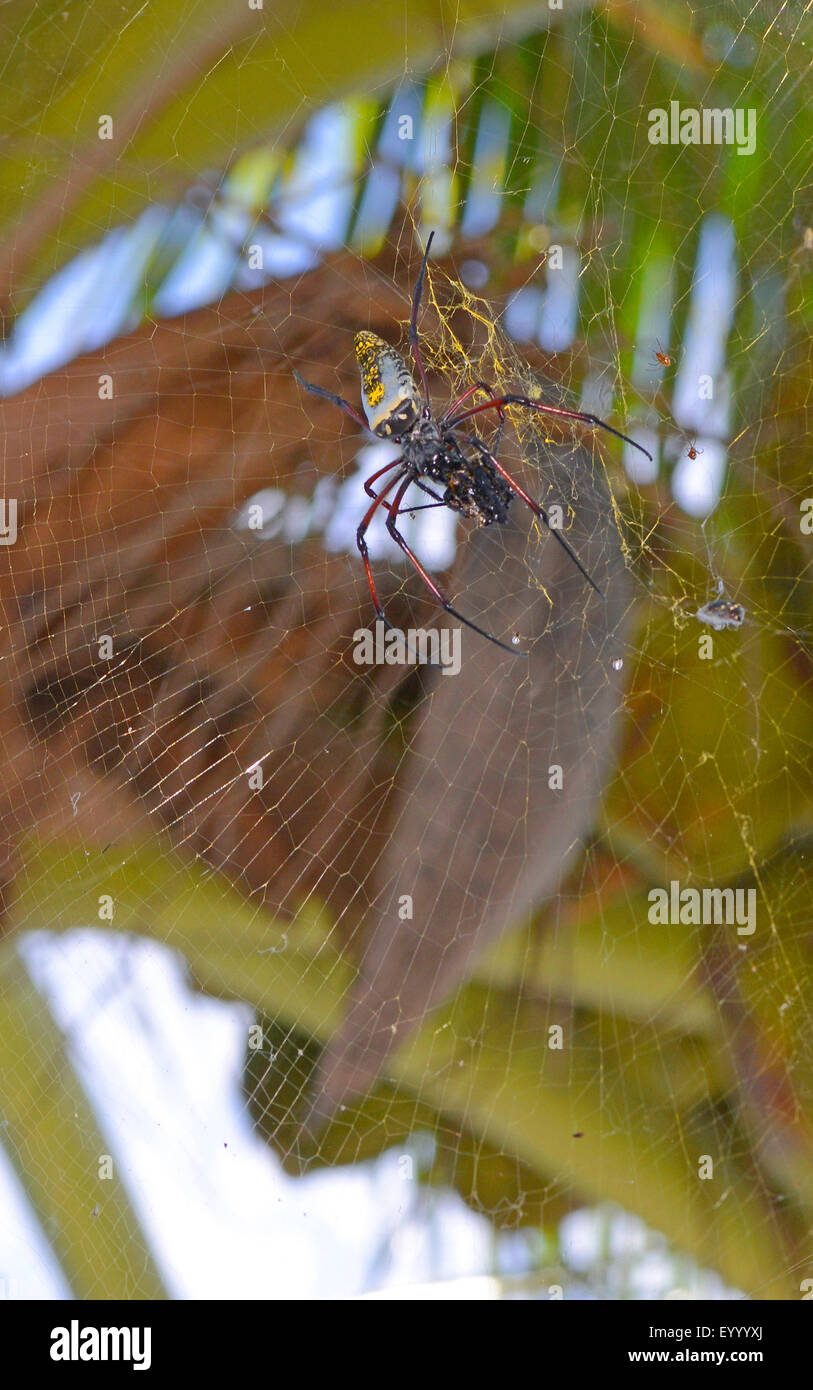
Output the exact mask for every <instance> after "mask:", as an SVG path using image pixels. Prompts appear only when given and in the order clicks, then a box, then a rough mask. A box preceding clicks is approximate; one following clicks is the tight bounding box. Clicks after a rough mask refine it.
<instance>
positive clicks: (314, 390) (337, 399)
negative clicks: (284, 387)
mask: <svg viewBox="0 0 813 1390" xmlns="http://www.w3.org/2000/svg"><path fill="white" fill-rule="evenodd" d="M294 376H295V378H296V380H297V381H298V382H299V384H300V386H304V388H305V390H306V391H310V393H311V395H312V396H318V397H319V399H320V400H323V401H330V403H331V405H337V406H338V407H339V409H340V410H343V411H344V413H345V415H349V416H350V419H351V420H355V422H356V424H357V425H361V428H362V429H363V430H365V431H367V430H369V428H370V426H369V425H368V424H367V421H366V420H362V418H361V416H360V415H359V413H358V411H357V410H354V409H353V407H352V405H350V403H349V401H346V400H345V399H344V397H343V396H335V395H334V394H333V392H332V391H326V390H325V389H324V387H323V386H312V385H311V383H310V382H309V381H303V379H302V377H301V376H300V375H299V372H296V371H295V372H294Z"/></svg>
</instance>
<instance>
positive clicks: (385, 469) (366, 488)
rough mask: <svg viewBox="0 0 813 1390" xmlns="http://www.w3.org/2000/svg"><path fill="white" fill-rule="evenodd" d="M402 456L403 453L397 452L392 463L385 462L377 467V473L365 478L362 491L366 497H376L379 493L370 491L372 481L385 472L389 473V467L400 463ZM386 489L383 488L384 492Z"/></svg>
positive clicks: (393, 480)
mask: <svg viewBox="0 0 813 1390" xmlns="http://www.w3.org/2000/svg"><path fill="white" fill-rule="evenodd" d="M403 457H404V456H403V454H399V455H398V458H397V459H393V461H392V463H385V464H384V467H383V468H379V470H378V472H377V473H373V474H371V476H370V477H369V478H367V479H366V480H365V483H364V491H365V492H366V493H367V496H368V497H378V496H380V495H381V494H379V493H377V492H373V491H372V486H373V483H374V482H375V480H376V478H382V477H383V476H384V474H385V473H389V471H390V469H391V468H395V467H397V466H398V464H400V463H401V462H402V461H403ZM392 482H395V479H394V478H393V479H392ZM386 490H387V489H386V488H385V489H384V491H385V492H386Z"/></svg>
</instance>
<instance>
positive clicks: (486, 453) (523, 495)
mask: <svg viewBox="0 0 813 1390" xmlns="http://www.w3.org/2000/svg"><path fill="white" fill-rule="evenodd" d="M461 438H463V439H465V440H466V442H467V443H468V444H472V445H473V446H474V447H475V448H476V449H479V451H480V453H481V454H482V455H483V457H484V458H485V459H487V460H488V462H489V463H490V464H491V466H492V468H496V470H497V472H498V473H499V475H500V477H501V478H503V479H504V480H505V482H506V483H507V484H508V486H509V487H510V488H511V491H512V492H515V493H516V495H517V497H519V498H520V499H521V501H523V502H524V503H525V505H526V507H530V509H531V511H532V512H533V514H534V516H535V517H538V518H539V520H540V521H542V522H544V524H545V526H547V528H548V530H549V531H550V533H551V535H552V536H554V537H555V538H556V540H557V541H558V542H559V544H560V545H561V546H562V548H563V550H566V551H567V553H568V555H569V556H570V558H571V560H572V561H573V563H574V565H575V566H576V569H577V570H579V572H580V573H581V574H583V575H584V578H585V579H586V580H587V583H588V584H589V585H590V588H591V589H595V591H596V593H597V594H598V596H599V598H604V595H603V593H602V592H601V590H600V588H599V587H598V584H596V582H595V580H594V579H591V578H590V575H589V574H588V573H587V570H586V569H585V568H584V565H583V564H582V562H581V560H580V559H579V557H578V555H577V554H576V552H575V550H573V549H572V548H571V546H570V545H569V544H568V542H567V541H566V540H565V538H564V536H563V535H562V533H561V531H560V530H559V529H558V528H557V527H556V526H551V524H550V519H549V517H548V514H547V512H546V511H545V508H544V507H540V505H539V503H538V502H534V500H533V498H532V497H529V496H528V494H527V492H526V491H525V489H524V488H522V487H520V485H519V483H518V482H516V481H515V480H514V479H513V478H512V477H511V474H510V473H509V472H508V470H507V469H506V468H503V466H502V464H501V463H500V461H499V459H497V458H495V457H494V455H493V454H492V452H491V450H490V449H487V448H486V446H485V444H484V443H483V441H482V439H478V438H477V436H476V435H473V434H472V435H466V434H464V435H462V436H461Z"/></svg>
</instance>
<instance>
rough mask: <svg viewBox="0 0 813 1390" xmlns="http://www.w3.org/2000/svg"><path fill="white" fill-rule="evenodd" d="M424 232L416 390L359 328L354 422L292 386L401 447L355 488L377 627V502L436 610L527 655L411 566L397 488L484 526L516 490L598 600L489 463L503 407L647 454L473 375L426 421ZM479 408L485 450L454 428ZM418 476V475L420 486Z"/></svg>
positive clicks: (393, 358) (580, 415) (574, 413)
mask: <svg viewBox="0 0 813 1390" xmlns="http://www.w3.org/2000/svg"><path fill="white" fill-rule="evenodd" d="M434 235H435V234H434V232H431V233H430V235H429V238H428V240H427V243H426V250H425V251H424V255H423V261H422V263H421V269H420V273H419V275H418V279H417V281H416V283H415V289H414V291H413V295H412V317H411V319H410V325H409V342H410V347H411V349H412V356H413V358H414V360H415V366H416V368H417V371H418V377H419V379H420V386H419V385H418V383H417V382H416V380H415V378H414V377H413V375H412V373H411V371H410V370H409V368H408V366H407V364H406V362H405V361H404V359H403V357H402V356H401V354H400V353H399V352H396V350H395V348H394V347H391V346H390V344H389V343H386V342H385V341H384V339H383V338H379V337H378V336H377V335H376V334H375V333H370V332H366V331H365V332H361V333H357V334H356V337H355V343H354V346H355V353H356V360H357V362H358V366H359V371H360V373H361V396H362V404H363V407H364V414H365V416H366V419H364V418H362V416H361V415H359V413H358V411H357V410H354V408H353V406H352V405H350V403H349V402H348V401H346V400H344V399H343V397H342V396H336V395H334V394H333V392H332V391H326V390H325V389H324V388H323V387H321V386H313V385H312V384H311V383H310V382H307V381H303V379H302V377H301V376H300V375H299V373H298V372H296V371H295V372H294V376H295V378H296V380H297V381H298V382H299V384H300V386H303V387H304V389H305V390H306V391H310V393H311V395H313V396H319V397H320V398H321V399H322V400H326V401H330V402H332V404H333V405H336V406H338V407H339V409H340V410H343V411H344V413H345V414H346V415H349V416H350V419H351V420H354V421H355V422H356V424H357V425H360V426H361V428H362V429H365V430H366V429H369V430H370V431H371V432H372V433H373V434H374V435H376V436H377V438H379V439H388V440H392V442H393V443H395V444H399V445H400V446H401V453H400V454H399V455H398V457H397V458H396V459H394V460H393V461H392V462H391V463H388V464H385V466H384V467H383V468H379V469H378V471H377V472H376V473H373V474H371V476H370V477H369V478H367V479H366V480H365V483H364V491H365V492H366V493H367V496H368V497H371V498H372V499H373V500H372V502H371V505H370V506H369V507H368V508H367V511H366V512H365V514H364V517H363V519H362V521H361V523H360V524H359V527H358V530H357V531H356V544H357V546H358V549H359V553H360V555H361V558H362V560H363V562H364V570H365V574H366V576H367V583H368V585H369V588H370V594H371V597H372V600H373V605H374V607H375V611H376V614H377V616H378V617H379V618H380V620H381V621H382V622H383V623H384V625H385V627H387V628H390V627H391V626H392V624H391V623H390V622H389V620H388V618H387V616H386V614H385V612H384V609H383V606H382V604H381V601H380V599H379V597H378V592H377V590H376V587H375V580H374V579H373V573H372V569H371V567H370V556H369V551H368V548H367V542H366V540H365V536H366V533H367V530H368V527H369V525H370V523H371V521H372V519H373V517H374V516H375V514H376V512H377V511H378V509H379V508H380V507H383V508H384V510H385V511H386V512H387V513H388V519H387V521H386V528H387V531H388V532H389V534H390V536H391V537H392V539H393V540H394V541H395V543H396V545H397V546H398V548H399V549H400V550H401V551H402V553H403V554H404V555H405V556H406V557H407V559H408V560H409V562H410V564H411V565H413V567H414V568H415V569H416V570H417V572H418V574H419V575H420V576H421V579H422V580H423V581H424V583H425V584H426V586H427V588H428V589H429V591H430V593H431V594H432V595H433V596H434V598H435V599H436V601H437V602H438V604H439V605H440V607H441V608H443V609H444V610H445V611H446V612H447V613H450V614H451V615H452V617H454V618H457V620H458V622H461V623H464V624H465V625H466V627H470V628H472V629H473V631H474V632H477V633H479V634H480V636H481V637H485V638H486V639H487V641H489V642H493V643H494V644H495V645H496V646H498V647H502V649H503V651H506V652H511V653H512V655H514V656H527V652H518V651H517V650H516V647H515V646H508V645H507V644H506V643H505V642H501V641H500V640H499V638H497V637H494V636H492V634H491V633H490V632H486V631H485V629H484V628H481V627H478V625H477V623H473V622H471V620H470V619H469V618H466V617H464V616H463V614H462V613H460V612H458V610H457V609H456V608H454V607H453V606H452V604H451V603H450V602H449V600H448V599H447V597H446V595H445V594H444V593H443V591H442V590H441V589H440V588H439V587H438V585H437V584H436V583H435V581H434V580H433V579H432V577H431V576H430V575H429V573H428V572H427V570H426V569H425V568H424V566H423V565H422V564H421V562H420V560H419V559H418V557H417V555H416V554H415V553H414V551H413V550H411V549H410V547H409V545H408V544H407V542H406V541H405V539H404V537H403V536H402V535H401V532H400V531H399V530H398V527H397V525H396V521H397V519H398V517H399V516H400V515H401V514H402V513H403V512H410V513H411V512H413V511H420V510H422V508H421V507H415V506H410V505H405V504H404V497H405V495H406V492H407V490H408V489H409V487H410V486H411V485H412V484H413V483H414V484H415V485H416V486H417V487H418V488H420V489H421V491H422V492H424V493H426V494H428V496H430V497H432V498H433V499H434V500H433V501H432V502H430V503H426V504H424V505H425V506H427V507H437V506H445V507H449V508H450V509H451V510H452V511H456V512H460V514H461V515H462V516H465V517H468V518H470V519H471V520H473V521H475V522H476V523H477V525H478V526H491V525H493V524H494V523H497V524H502V523H503V522H505V521H506V520H507V519H508V508H509V505H510V503H511V499H512V495H516V496H517V497H519V499H520V500H521V501H522V502H524V503H525V505H526V507H528V508H530V510H531V511H532V512H533V514H534V516H535V517H537V519H538V520H539V521H541V522H543V524H544V525H545V526H546V527H547V528H548V530H549V531H550V533H551V535H553V536H555V537H556V540H557V541H558V542H559V545H561V546H562V547H563V548H564V549H565V550H566V551H567V553H568V555H569V556H570V558H571V560H572V561H573V563H574V565H576V567H577V568H578V569H579V571H580V572H581V574H582V575H583V576H584V578H585V579H586V580H587V582H588V584H590V585H591V587H592V588H593V589H595V591H596V593H597V594H598V595H599V597H601V598H603V597H604V595H603V594H602V593H601V590H600V589H599V588H598V585H597V584H595V583H594V582H593V580H592V579H591V577H590V575H589V574H588V573H587V570H586V569H585V568H584V566H583V565H582V563H581V560H579V558H578V556H577V555H576V553H575V551H573V550H572V549H571V547H570V545H569V544H568V542H567V541H566V540H565V538H564V536H562V535H561V534H560V533H559V531H558V530H557V528H556V527H553V526H551V524H550V521H549V519H548V514H547V512H546V511H545V509H544V507H541V506H539V504H538V503H537V502H534V501H533V499H532V498H531V497H529V496H528V494H527V492H525V490H524V489H523V488H522V487H520V485H519V483H517V482H516V481H515V480H514V479H513V478H512V477H511V475H510V473H508V472H507V470H506V469H505V468H503V466H502V464H501V463H500V462H499V461H498V459H497V457H496V455H497V452H498V450H499V447H500V440H501V437H502V430H503V425H504V424H505V407H506V406H509V405H518V406H522V407H523V408H524V409H526V410H537V411H540V412H544V413H545V414H547V415H555V416H557V417H558V418H560V419H564V420H579V421H581V422H582V423H583V424H589V425H595V426H597V427H598V428H600V429H603V430H607V431H608V432H609V433H610V434H614V435H615V436H616V438H617V439H623V440H624V442H625V443H626V444H630V445H631V446H632V448H634V449H639V450H640V452H641V453H642V454H645V455H646V457H647V458H648V459H649V460H650V461H651V460H652V455H651V454H650V453H649V452H648V451H647V450H646V449H645V448H644V447H643V445H641V444H637V443H636V442H635V440H634V439H630V438H629V437H628V436H627V435H626V434H622V433H621V432H620V430H616V429H614V428H613V426H612V425H608V424H606V422H605V421H604V420H600V419H599V418H598V416H596V415H588V414H585V413H584V412H583V411H580V410H564V409H562V408H561V407H560V406H556V405H545V404H543V403H542V402H541V401H535V400H531V399H530V398H529V397H528V396H521V395H515V394H513V393H510V394H508V395H503V396H498V395H497V393H496V392H495V391H494V389H493V388H492V387H491V386H489V385H488V383H487V382H484V381H476V382H474V384H473V385H471V386H469V387H467V388H466V390H465V391H464V392H463V393H462V395H460V396H458V397H457V399H456V400H454V401H453V402H452V403H451V405H449V406H447V408H446V410H444V412H443V414H442V415H440V416H439V417H438V418H437V419H435V417H434V416H433V414H432V406H431V402H430V399H429V385H428V382H427V379H426V369H425V367H424V363H423V357H422V355H421V350H420V346H419V343H418V313H419V310H420V305H421V296H422V293H423V283H424V278H425V276H426V265H427V261H428V259H429V250H430V247H431V245H432V239H433V237H434ZM477 391H482V392H484V393H485V395H487V396H488V397H489V399H488V400H487V401H483V402H481V403H480V404H479V405H473V406H470V407H469V408H468V409H467V410H461V406H463V405H465V403H466V401H468V400H470V399H471V397H472V396H473V395H474V394H475V393H476V392H477ZM485 410H496V412H497V415H498V418H499V425H498V429H497V439H496V443H495V445H494V448H493V450H492V449H489V448H488V447H487V445H486V443H485V442H484V440H482V439H481V438H480V437H479V435H478V434H476V433H474V434H468V433H461V431H460V428H459V427H460V425H462V424H463V422H464V421H465V420H470V419H471V418H472V417H473V416H475V415H479V414H481V413H482V412H483V411H485ZM388 473H389V474H392V476H391V477H390V478H389V480H388V481H386V482H384V483H383V485H382V486H381V490H380V491H379V492H374V491H373V483H376V482H377V481H378V479H379V478H384V477H385V475H386V474H388ZM422 479H426V480H428V481H427V482H423V481H421V480H422ZM429 483H436V484H437V485H438V487H442V488H444V489H445V490H444V492H443V495H442V496H440V495H439V493H438V492H436V491H434V490H433V488H432V487H430V486H429ZM388 499H389V500H388Z"/></svg>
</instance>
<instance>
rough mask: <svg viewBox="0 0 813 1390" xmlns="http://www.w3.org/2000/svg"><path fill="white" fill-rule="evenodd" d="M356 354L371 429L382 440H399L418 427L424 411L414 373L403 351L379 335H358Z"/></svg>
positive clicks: (362, 393)
mask: <svg viewBox="0 0 813 1390" xmlns="http://www.w3.org/2000/svg"><path fill="white" fill-rule="evenodd" d="M355 351H356V360H357V362H358V366H359V372H360V374H361V399H362V404H363V406H364V414H365V415H366V417H367V423H368V424H369V426H370V429H371V430H372V432H373V434H377V435H378V437H379V438H380V439H393V438H395V439H400V438H401V436H402V435H404V434H405V433H406V432H407V431H408V430H411V429H412V428H413V426H414V425H415V424H416V422H417V420H418V417H419V415H420V410H421V398H420V393H419V391H418V388H417V386H416V384H415V379H414V377H413V376H412V373H411V372H410V370H409V368H408V367H407V364H406V362H405V361H404V359H403V357H402V356H401V354H400V352H396V350H395V348H394V347H390V344H389V343H385V342H384V339H383V338H379V337H378V335H377V334H376V333H370V332H366V331H365V332H363V333H357V334H356V337H355Z"/></svg>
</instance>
